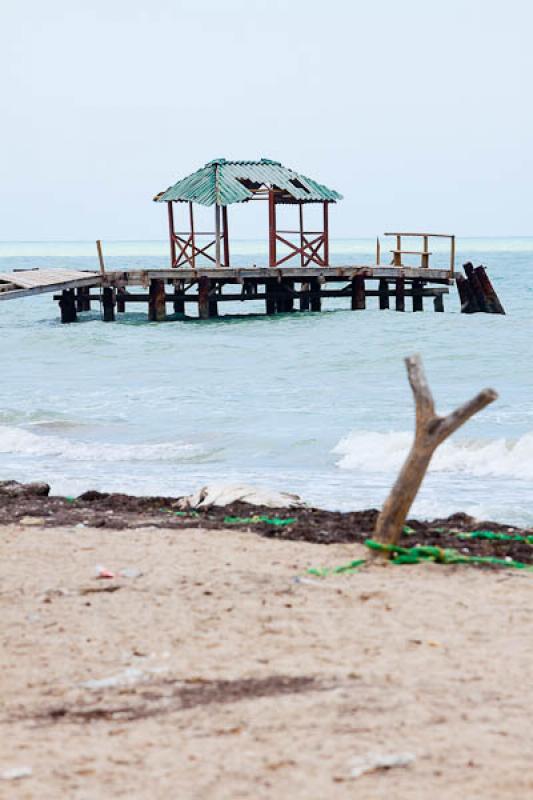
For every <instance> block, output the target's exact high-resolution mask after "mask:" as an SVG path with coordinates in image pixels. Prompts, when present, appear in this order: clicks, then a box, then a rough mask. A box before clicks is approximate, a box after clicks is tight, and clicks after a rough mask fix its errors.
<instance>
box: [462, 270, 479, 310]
mask: <svg viewBox="0 0 533 800" xmlns="http://www.w3.org/2000/svg"><path fill="white" fill-rule="evenodd" d="M457 291H458V292H459V301H460V303H461V314H475V313H476V312H477V311H479V307H478V304H477V300H476V298H475V296H474V292H473V291H472V287H471V286H470V283H469V282H468V281H467V279H466V278H463V276H462V275H457Z"/></svg>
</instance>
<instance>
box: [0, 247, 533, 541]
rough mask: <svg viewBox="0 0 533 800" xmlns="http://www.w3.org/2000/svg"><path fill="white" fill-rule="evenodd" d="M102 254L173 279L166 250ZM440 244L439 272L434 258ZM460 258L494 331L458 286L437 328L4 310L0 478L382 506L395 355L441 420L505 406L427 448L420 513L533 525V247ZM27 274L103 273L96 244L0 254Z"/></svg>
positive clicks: (254, 315) (374, 313)
mask: <svg viewBox="0 0 533 800" xmlns="http://www.w3.org/2000/svg"><path fill="white" fill-rule="evenodd" d="M374 248H375V242H374V240H370V239H354V240H341V239H338V240H334V241H333V242H332V243H331V263H332V264H364V263H373V262H374V260H375V255H374V252H375V251H374ZM104 249H105V259H106V264H107V266H108V268H109V269H120V270H122V269H128V268H131V269H141V268H153V267H158V266H161V267H163V266H167V264H168V246H167V244H166V243H165V242H163V241H161V242H157V241H144V242H106V243H105V244H104ZM433 249H434V250H435V253H434V256H433V257H432V261H433V264H434V265H435V266H438V265H439V264H442V265H445V264H446V263H447V258H448V255H447V251H446V245H445V243H444V242H443V243H441V244H438V246H437V247H436V248H433ZM266 257H267V253H266V248H265V242H263V241H245V240H242V241H235V242H233V245H232V264H233V265H235V266H249V265H251V264H257V265H258V266H259V265H264V264H265V263H266ZM465 261H472V262H473V263H474V265H477V264H483V265H485V266H486V268H487V270H488V273H489V276H490V278H491V280H492V281H493V283H494V286H495V288H496V290H497V292H498V294H499V296H500V299H501V301H502V303H503V305H504V307H505V310H506V312H507V314H506V316H495V315H486V314H475V315H464V314H460V313H459V302H458V298H457V295H456V290H455V288H453V287H452V289H451V292H450V295H449V296H448V297H446V298H445V309H446V313H444V314H438V313H434V312H433V309H432V304H431V302H430V301H426V306H427V310H425V311H424V313H417V314H413V313H412V312H411V311H410V310H407V311H406V312H405V313H403V314H401V313H396V312H395V311H394V310H392V309H391V310H390V311H380V310H379V309H378V308H377V307H376V304H375V301H373V300H371V301H369V303H368V305H369V307H368V308H367V310H366V311H364V312H352V311H350V310H349V307H348V306H349V300H345V299H339V300H328V301H327V302H325V303H324V309H325V310H324V311H323V312H322V313H302V314H299V313H294V314H283V315H279V316H275V317H267V316H265V315H264V314H263V313H262V312H263V304H262V303H259V302H258V303H257V304H253V303H248V302H247V303H242V304H241V303H239V302H235V303H231V304H229V303H228V304H224V305H221V312H222V313H223V314H224V316H222V317H220V318H218V319H214V320H208V321H199V320H197V319H195V318H193V317H191V318H187V319H178V318H173V317H170V318H169V320H168V321H167V322H163V323H149V322H147V320H146V308H145V306H144V304H143V306H142V307H141V306H132V307H131V311H128V312H127V313H126V314H122V315H117V321H116V323H114V324H104V323H103V322H101V321H100V312H99V309H97V308H96V307H94V308H93V310H92V312H91V313H87V314H85V315H82V316H81V317H80V321H79V322H78V323H77V324H73V325H61V324H60V322H59V317H58V308H57V303H54V302H53V300H52V295H40V296H36V297H30V298H25V299H19V300H13V301H7V302H1V303H0V342H1V351H0V352H1V383H0V386H1V388H0V479H4V480H7V479H15V480H19V481H32V480H42V481H47V482H48V483H50V484H51V487H52V492H53V493H55V494H66V495H69V496H74V495H76V494H79V493H81V492H84V491H86V490H88V489H97V490H101V491H108V492H127V493H130V494H136V495H169V496H179V495H182V494H185V493H190V492H192V491H195V490H196V489H198V488H200V487H201V486H204V485H207V484H210V483H246V484H253V485H258V486H267V487H272V488H276V489H282V490H286V491H290V492H295V493H296V494H299V495H300V496H301V497H302V498H303V499H304V500H305V501H306V502H308V503H310V504H313V505H316V506H320V507H323V508H327V509H340V510H349V509H364V508H379V506H380V504H381V503H382V502H383V500H384V498H385V497H386V495H387V492H388V491H389V489H390V487H391V485H392V483H393V481H394V479H395V477H396V475H397V473H398V470H399V469H400V467H401V464H402V462H403V459H404V458H405V455H406V453H407V451H408V448H409V446H410V443H411V441H412V437H413V427H414V413H413V399H412V396H411V392H410V389H409V386H408V383H407V379H406V373H405V365H404V358H405V356H407V355H409V354H412V353H420V354H421V355H422V357H423V360H424V365H425V368H426V372H427V375H428V379H429V382H430V385H431V388H432V390H433V393H434V396H435V400H436V404H437V409H438V411H439V412H440V413H447V412H449V411H450V410H452V409H453V408H454V407H456V406H457V405H459V404H461V403H463V402H464V401H465V400H467V399H469V398H470V397H471V396H472V395H474V394H476V393H477V392H478V391H479V390H480V389H482V388H484V387H493V388H494V389H496V391H497V392H498V394H499V399H498V400H497V401H496V402H495V403H493V404H492V405H491V406H489V407H488V408H487V409H485V410H484V411H482V412H481V413H479V414H478V415H476V416H475V417H474V418H473V419H471V420H470V421H469V422H468V423H467V424H466V425H465V426H464V427H463V428H461V430H460V431H458V432H457V433H456V434H455V435H454V436H453V437H452V438H451V439H450V440H448V441H447V442H445V443H444V444H443V445H442V446H441V447H440V448H439V450H438V451H437V453H436V455H435V457H434V460H433V462H432V464H431V467H430V470H429V472H428V474H427V476H426V478H425V481H424V483H423V486H422V488H421V490H420V492H419V495H418V497H417V499H416V501H415V505H414V507H413V513H414V514H416V515H418V516H419V517H423V518H434V517H439V516H442V515H447V514H451V513H453V512H456V511H465V512H467V513H469V514H473V515H475V516H477V517H480V518H483V519H493V520H496V521H502V522H509V523H515V524H523V525H533V358H532V346H533V321H532V320H533V237H513V238H464V239H460V240H458V246H457V265H461V264H462V263H464V262H465ZM32 267H41V268H47V269H50V268H55V267H61V268H80V269H93V268H94V269H97V259H96V251H95V246H94V243H90V242H2V243H0V272H5V271H8V270H11V269H20V268H32ZM406 306H407V308H408V309H409V300H407V301H406ZM191 313H192V312H191Z"/></svg>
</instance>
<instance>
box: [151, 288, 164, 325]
mask: <svg viewBox="0 0 533 800" xmlns="http://www.w3.org/2000/svg"><path fill="white" fill-rule="evenodd" d="M166 313H167V312H166V302H165V281H163V280H161V278H152V280H151V281H150V289H149V294H148V319H149V320H150V322H162V321H163V320H164V319H165V317H166Z"/></svg>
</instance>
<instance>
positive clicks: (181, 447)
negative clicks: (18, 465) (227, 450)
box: [0, 425, 208, 462]
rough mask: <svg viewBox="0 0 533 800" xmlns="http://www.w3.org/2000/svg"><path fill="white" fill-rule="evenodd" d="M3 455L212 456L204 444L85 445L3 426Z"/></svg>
mask: <svg viewBox="0 0 533 800" xmlns="http://www.w3.org/2000/svg"><path fill="white" fill-rule="evenodd" d="M0 453H14V454H18V455H22V456H24V455H26V456H34V457H50V456H59V457H61V458H64V459H67V460H69V461H105V462H120V461H126V462H128V461H129V462H131V461H145V462H149V461H152V462H153V461H167V462H173V461H174V462H176V461H198V460H202V459H203V458H204V459H205V457H206V456H207V455H208V453H207V451H206V448H205V447H203V446H202V445H200V444H190V443H186V442H176V441H170V442H153V443H151V444H146V443H144V444H120V443H118V444H117V443H115V442H108V443H102V442H81V441H77V440H73V439H65V438H63V437H61V436H38V435H37V434H35V433H31V432H30V431H27V430H24V429H21V428H14V427H8V426H5V425H0Z"/></svg>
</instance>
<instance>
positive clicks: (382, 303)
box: [379, 278, 389, 310]
mask: <svg viewBox="0 0 533 800" xmlns="http://www.w3.org/2000/svg"><path fill="white" fill-rule="evenodd" d="M379 307H380V309H382V310H383V309H386V308H388V307H389V284H388V281H387V279H386V278H381V280H380V282H379Z"/></svg>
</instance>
